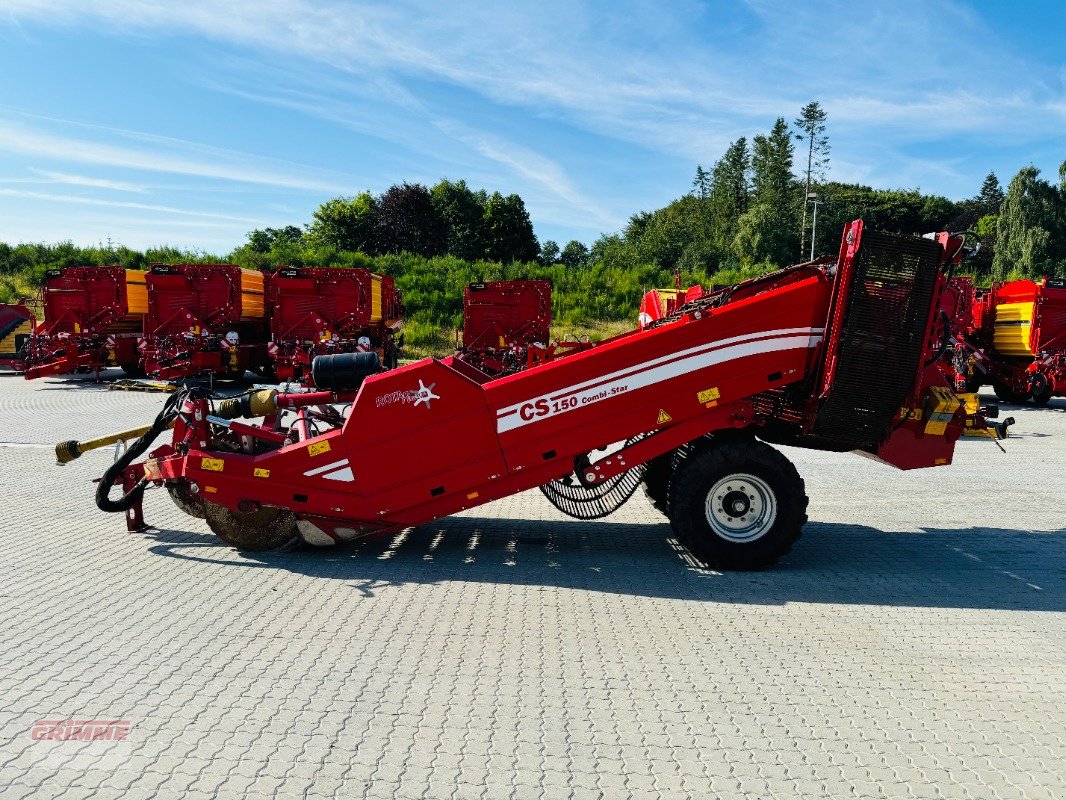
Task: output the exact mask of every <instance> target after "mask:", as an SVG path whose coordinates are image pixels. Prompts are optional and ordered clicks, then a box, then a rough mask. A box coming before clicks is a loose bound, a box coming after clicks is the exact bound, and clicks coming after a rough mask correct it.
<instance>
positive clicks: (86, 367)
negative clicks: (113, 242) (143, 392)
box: [25, 266, 148, 379]
mask: <svg viewBox="0 0 1066 800" xmlns="http://www.w3.org/2000/svg"><path fill="white" fill-rule="evenodd" d="M41 306H42V308H43V309H44V321H43V322H42V323H41V324H40V325H38V326H37V329H36V330H35V331H34V334H33V336H31V337H30V340H29V343H28V345H27V347H26V351H25V352H26V378H27V379H33V378H39V377H42V376H45V375H58V374H61V373H66V372H78V371H81V372H96V373H97V374H99V372H100V370H102V369H105V368H107V367H122V369H123V370H124V371H125V372H126V373H127V374H130V375H138V374H141V373H140V369H139V366H138V361H139V355H138V353H137V340H138V337H139V336H140V333H141V325H142V321H143V319H144V314H145V313H146V311H147V306H148V301H147V293H146V289H145V282H144V273H143V272H140V271H138V270H131V269H124V268H123V267H115V266H108V267H95V266H94V267H63V268H62V269H56V270H49V271H48V272H47V273H45V280H44V285H43V286H42V287H41Z"/></svg>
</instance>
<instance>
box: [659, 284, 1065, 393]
mask: <svg viewBox="0 0 1066 800" xmlns="http://www.w3.org/2000/svg"><path fill="white" fill-rule="evenodd" d="M704 293H705V290H704V289H703V288H702V287H700V286H693V287H690V288H687V289H685V288H682V287H681V285H680V282H678V284H677V287H676V288H674V289H656V290H654V291H651V292H648V293H647V294H646V295H645V296H644V299H643V301H642V302H641V307H640V324H641V327H646V326H647V325H649V324H651V323H652V322H654V321H656V320H658V319H661V318H663V317H664V316H667V315H668V314H670V313H672V312H673V311H674V310H675V309H676V308H678V307H680V306H682V305H684V304H685V303H688V302H692V301H693V300H696V299H698V298H699V297H701V296H702V295H703V294H704ZM940 316H941V318H942V320H944V321H946V322H947V323H948V325H947V326H946V329H947V330H949V331H950V334H949V336H948V337H946V338H945V340H944V342H943V343H942V352H941V354H940V355H941V359H940V363H942V364H943V365H944V369H945V371H946V372H947V373H948V377H949V378H951V379H952V380H953V382H954V384H955V389H956V391H959V392H976V391H978V390H979V389H980V388H981V387H982V386H988V385H991V386H992V388H993V390H994V391H995V393H996V396H997V397H999V399H1000V400H1002V401H1004V402H1007V403H1025V402H1032V403H1035V404H1037V405H1046V404H1047V403H1048V401H1049V400H1051V398H1052V397H1064V396H1066V279H1063V278H1042V279H1040V280H1039V281H1031V280H1018V281H1009V282H1006V283H996V284H994V285H993V286H991V287H990V288H978V287H975V286H974V283H973V279H972V278H969V277H966V276H956V277H952V278H951V279H950V280H949V281H948V283H947V286H946V288H945V291H944V293H943V295H942V297H941V308H940Z"/></svg>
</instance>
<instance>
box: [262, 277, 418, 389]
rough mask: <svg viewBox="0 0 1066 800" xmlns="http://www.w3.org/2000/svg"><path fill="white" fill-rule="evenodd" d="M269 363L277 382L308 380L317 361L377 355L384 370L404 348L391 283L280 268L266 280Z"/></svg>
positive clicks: (397, 299)
mask: <svg viewBox="0 0 1066 800" xmlns="http://www.w3.org/2000/svg"><path fill="white" fill-rule="evenodd" d="M268 298H269V303H268V306H269V308H270V329H271V342H270V345H269V350H270V357H271V361H272V362H273V364H274V371H275V374H276V376H277V378H278V379H279V380H282V381H292V380H305V381H309V380H311V363H312V362H313V361H314V359H315V358H317V357H318V356H324V355H338V354H343V353H356V352H368V351H370V350H373V351H375V352H377V354H378V359H379V360H380V361H381V363H382V364H384V365H385V366H386V367H389V368H392V367H395V366H396V364H397V358H398V356H399V350H400V348H401V347H402V346H403V333H402V331H403V322H402V320H401V316H402V306H401V302H400V294H399V292H397V291H396V283H395V281H394V280H393V279H392V278H390V277H388V276H386V275H376V274H374V273H372V272H370V271H369V270H366V269H358V268H342V267H329V268H323V267H282V268H280V269H279V270H278V271H277V272H275V273H274V274H273V275H272V276H271V277H270V281H269V289H268Z"/></svg>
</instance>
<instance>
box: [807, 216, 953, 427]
mask: <svg viewBox="0 0 1066 800" xmlns="http://www.w3.org/2000/svg"><path fill="white" fill-rule="evenodd" d="M939 265H940V246H939V245H938V244H937V243H936V242H934V241H931V240H929V239H918V238H915V237H912V236H899V235H895V234H887V233H877V232H872V231H863V234H862V242H861V246H860V249H859V252H858V254H857V255H856V256H855V261H854V267H853V268H854V274H853V278H852V282H851V286H850V288H849V291H848V297H847V306H846V310H845V316H844V322H843V325H842V329H841V335H840V339H839V345H838V347H837V353H838V358H837V367H836V375H835V377H834V379H833V384H832V386H831V387H830V389H829V395H828V397H827V398H826V400H825V403H824V404H823V406H822V408H821V409H820V410H819V412H818V415H817V417H816V418H815V424H814V429H813V431H812V433H813V434H814V435H816V436H819V437H822V438H824V439H828V440H831V441H834V442H837V443H840V444H848V445H850V446H852V447H864V446H868V445H874V444H876V443H877V442H879V441H880V440H881V438H882V437H883V436H884V434H885V433H886V432H887V429H888V426H889V424H890V423H891V421H892V418H893V416H894V415H895V414H896V412H897V411H898V410H899V408H900V406H901V405H902V404H903V402H904V400H905V399H906V398H907V395H908V394H909V393H910V390H911V388H912V386H913V383H914V379H915V375H916V374H917V372H918V367H919V364H918V360H919V359H920V358H921V355H922V345H923V339H924V337H925V326H926V322H927V320H928V317H929V309H930V306H931V304H932V300H933V298H932V294H933V288H934V286H935V285H936V277H937V271H938V268H939Z"/></svg>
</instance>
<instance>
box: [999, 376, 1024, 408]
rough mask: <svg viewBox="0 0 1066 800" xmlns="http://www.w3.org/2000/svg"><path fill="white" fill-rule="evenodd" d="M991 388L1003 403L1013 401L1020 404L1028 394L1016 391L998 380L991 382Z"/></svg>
mask: <svg viewBox="0 0 1066 800" xmlns="http://www.w3.org/2000/svg"><path fill="white" fill-rule="evenodd" d="M992 390H993V391H994V392H995V393H996V397H998V398H999V399H1000V400H1002V401H1003V402H1004V403H1014V404H1015V405H1019V406H1020V405H1022V404H1023V403H1025V401H1026V400H1028V399H1029V396H1028V395H1027V394H1026V393H1024V392H1016V391H1014V390H1013V389H1012V388H1010V387H1009V386H1007V384H1005V383H1000V382H999V381H993V382H992Z"/></svg>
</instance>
